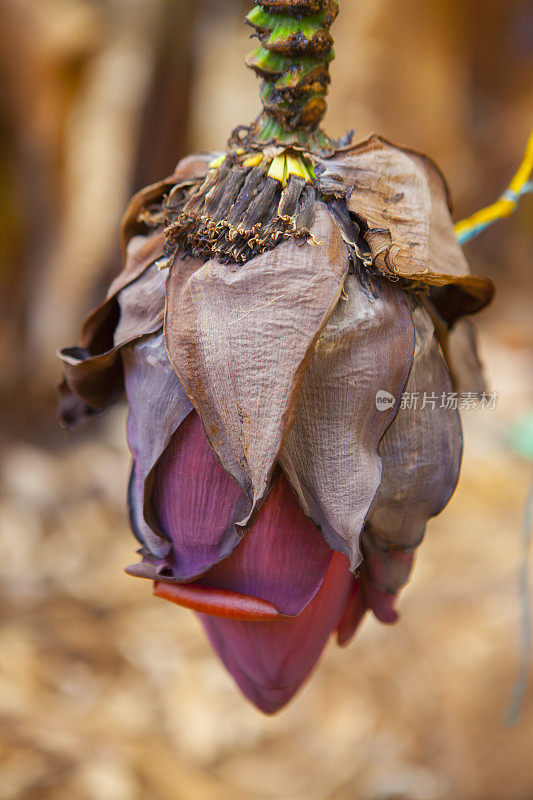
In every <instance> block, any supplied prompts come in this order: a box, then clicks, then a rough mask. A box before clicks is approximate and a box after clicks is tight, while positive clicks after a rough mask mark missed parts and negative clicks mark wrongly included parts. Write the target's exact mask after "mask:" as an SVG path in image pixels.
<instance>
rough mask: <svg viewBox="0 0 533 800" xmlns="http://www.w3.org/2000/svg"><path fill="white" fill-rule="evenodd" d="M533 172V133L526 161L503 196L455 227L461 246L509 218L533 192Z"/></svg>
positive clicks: (527, 148)
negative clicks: (532, 179) (521, 197)
mask: <svg viewBox="0 0 533 800" xmlns="http://www.w3.org/2000/svg"><path fill="white" fill-rule="evenodd" d="M532 171H533V133H531V136H530V137H529V140H528V143H527V147H526V153H525V156H524V160H523V161H522V163H521V164H520V167H519V169H518V172H517V173H516V175H515V176H514V178H513V180H512V181H511V183H510V184H509V188H508V189H506V190H505V192H504V193H503V194H502V196H501V197H500V198H499V199H498V200H496V202H495V203H493V204H492V205H490V206H487V207H486V208H482V209H481V210H480V211H476V213H475V214H472V216H470V217H467V218H466V219H462V220H461V221H460V222H458V223H457V225H456V226H455V233H456V235H457V238H458V240H459V243H460V244H463V243H464V242H467V241H468V240H469V239H472V238H473V237H474V236H477V234H478V233H481V231H482V230H484V229H485V228H487V227H488V226H489V225H492V223H493V222H495V221H496V220H497V219H502V218H503V217H509V216H510V215H511V214H512V213H513V211H514V210H515V208H516V207H517V205H518V200H519V199H520V196H521V195H523V194H526V192H532V191H533V184H532V183H531V182H530V177H531V173H532Z"/></svg>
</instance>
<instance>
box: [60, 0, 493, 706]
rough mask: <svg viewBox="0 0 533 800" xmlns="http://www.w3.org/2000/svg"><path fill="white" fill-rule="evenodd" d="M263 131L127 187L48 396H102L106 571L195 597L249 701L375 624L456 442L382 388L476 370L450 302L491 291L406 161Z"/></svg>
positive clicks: (446, 483) (418, 385)
mask: <svg viewBox="0 0 533 800" xmlns="http://www.w3.org/2000/svg"><path fill="white" fill-rule="evenodd" d="M263 5H264V6H268V7H269V8H268V9H267V10H268V12H269V13H270V12H271V11H272V8H270V7H272V6H275V3H273V2H271V3H268V4H263ZM280 5H281V6H283V9H285V10H286V8H287V7H288V6H290V3H289V2H288V0H287V2H285V3H282V4H280ZM322 5H324V4H322ZM331 5H332V4H331V3H327V4H325V12H330V11H331ZM318 6H321V4H320V3H318ZM325 12H324V13H325ZM261 13H262V14H263V16H260V15H259V16H258V15H257V14H256V16H255V17H254V23H255V24H256V25H257V26H259V25H260V24H263V23H264V24H266V22H267V21H268V20H267V19H266V17H268V14H267V11H265V10H264V9H263V11H262V12H261ZM332 16H333V15H331V14H330V17H332ZM298 19H300V17H298ZM271 28H272V26H271ZM269 35H270V34H269ZM278 38H279V37H278ZM309 39H310V40H311V39H313V36H311V35H310V37H309ZM298 41H300V40H298ZM313 41H315V44H316V43H317V42H318V45H317V46H319V47H320V48H322V51H325V50H327V47H329V39H328V38H327V37H325V36H321V37H320V36H319V37H316V36H315V37H314V39H313ZM277 46H278V47H279V46H280V45H279V42H278V45H277ZM257 58H258V57H256V62H255V63H257ZM320 74H321V75H322V73H320ZM308 85H310V84H308ZM322 85H324V82H322ZM311 94H312V97H311V100H310V103H311V107H312V108H316V103H317V102H318V101H320V103H321V102H322V100H321V99H322V97H323V92H322V91H321V90H320V86H315V87H314V88H313V91H312V93H311ZM317 96H318V101H317V100H316V97H317ZM272 97H273V93H272V92H269V93H268V98H269V102H270V101H272ZM286 101H287V98H285V100H284V102H285V105H283V107H282V111H283V109H286V107H287V104H286ZM320 107H322V106H321V105H320ZM304 108H305V109H307V111H305V114H304V117H305V118H307V117H306V115H307V116H309V114H311V111H310V110H309V109H308V108H307V105H305V104H302V105H301V106H300V110H301V111H302V113H304V112H303V110H302V109H304ZM265 113H266V112H265ZM269 113H270V112H269ZM284 119H285V118H284ZM314 122H315V121H314ZM285 123H286V120H285ZM272 124H273V123H272ZM272 124H271V123H269V125H268V126H267V128H268V130H271V129H272ZM254 130H255V133H254ZM264 130H265V125H264V119H263V122H262V123H261V125H259V127H258V126H257V125H256V128H255V129H253V127H252V128H251V129H249V130H248V132H247V133H245V135H243V134H242V131H241V132H240V133H239V134H236V136H234V138H233V140H231V142H230V145H229V148H228V150H227V151H225V152H224V153H209V154H200V155H195V156H190V157H188V158H186V159H184V160H183V161H181V162H180V163H179V164H178V166H177V168H176V170H175V172H174V174H173V175H171V176H170V177H169V178H167V179H166V180H164V181H161V182H159V183H157V184H155V185H154V186H150V187H148V188H147V189H145V190H143V191H142V192H140V193H139V194H137V195H136V196H135V197H134V198H133V200H132V201H131V203H130V206H129V208H128V210H127V212H126V215H125V217H124V221H123V226H122V237H123V244H124V255H125V260H124V268H123V270H122V272H121V273H120V274H119V275H118V276H117V278H116V279H115V280H114V282H113V283H112V285H111V287H110V289H109V292H108V294H107V297H106V298H105V300H104V302H103V303H102V304H101V305H100V306H99V307H98V308H96V309H95V310H94V311H93V312H92V313H91V315H90V316H89V317H88V319H87V320H86V322H85V324H84V326H83V330H82V337H81V338H82V341H81V346H79V347H74V348H67V349H65V350H63V351H62V352H61V358H62V360H63V364H64V381H63V383H62V385H61V391H60V410H59V413H60V418H61V420H62V422H63V424H65V425H67V426H70V425H73V424H75V423H77V422H79V421H81V420H83V419H84V418H87V417H89V416H91V415H93V414H95V413H99V412H101V411H103V410H104V409H105V408H106V407H108V406H109V405H110V404H111V403H113V402H114V401H116V400H117V399H119V398H120V397H121V396H122V395H123V394H124V393H125V395H126V398H127V402H128V404H129V417H128V423H127V436H128V443H129V447H130V450H131V453H132V456H133V468H132V473H131V480H130V484H129V492H128V502H129V514H130V520H131V527H132V530H133V532H134V534H135V536H136V537H137V539H138V541H139V543H140V550H139V553H140V556H141V560H140V563H138V564H136V565H134V566H131V567H129V568H128V570H127V571H128V572H129V573H130V574H131V575H135V576H138V577H141V578H148V579H150V580H152V581H153V582H154V594H155V595H156V596H158V597H162V598H165V599H167V600H170V601H172V602H174V603H176V604H178V605H181V606H184V607H186V608H189V609H193V610H194V611H196V612H197V613H198V614H199V616H200V619H201V621H202V623H203V625H204V627H205V630H206V632H207V635H208V637H209V639H210V641H211V644H212V646H213V647H214V649H215V650H216V652H217V653H218V655H219V656H220V658H221V659H222V661H223V663H224V664H225V666H226V667H227V669H228V670H229V671H230V673H231V674H232V675H233V677H234V679H235V681H236V682H237V684H238V685H239V687H240V688H241V690H242V692H243V693H244V694H245V695H246V696H247V697H248V698H249V699H250V700H251V701H252V702H253V703H254V704H255V705H256V706H257V707H258V708H260V709H261V710H263V711H264V712H266V713H273V712H275V711H277V710H278V709H279V708H281V707H282V706H284V705H285V704H286V703H287V702H288V701H289V700H290V698H291V697H292V696H293V695H294V694H295V692H296V691H297V690H298V688H299V687H300V686H301V685H302V683H303V682H304V680H305V679H306V678H307V676H308V675H309V673H310V672H311V670H312V669H313V667H314V665H315V664H316V662H317V660H318V658H319V656H320V654H321V652H322V651H323V649H324V647H325V645H326V642H327V640H328V639H329V637H330V635H331V634H332V633H333V632H336V633H337V637H338V641H339V642H340V643H341V644H346V643H347V642H348V641H349V640H350V639H351V637H352V636H353V634H354V632H355V630H356V628H357V626H358V624H359V623H360V621H361V620H362V618H363V617H364V615H365V614H366V612H367V611H369V610H370V611H372V612H373V613H374V615H375V616H376V617H377V618H378V619H379V620H381V621H382V622H384V623H391V622H394V621H395V620H396V618H397V613H396V611H395V601H396V597H397V595H398V592H399V591H400V589H401V588H402V587H403V586H404V585H405V583H406V582H407V580H408V578H409V574H410V570H411V567H412V562H413V557H414V553H415V550H416V548H417V547H418V545H419V544H420V543H421V541H422V539H423V536H424V532H425V528H426V523H427V521H428V519H429V518H430V517H433V516H435V515H436V514H438V513H440V511H441V510H442V509H443V508H444V506H445V505H446V503H447V502H448V500H449V499H450V497H451V495H452V493H453V491H454V489H455V486H456V484H457V480H458V476H459V468H460V461H461V451H462V434H461V424H460V420H459V415H458V412H457V408H454V407H453V405H451V406H450V405H449V404H448V405H446V406H445V407H439V404H433V405H431V404H428V405H427V406H425V407H421V406H420V405H419V406H418V408H412V407H409V406H407V405H405V406H404V405H403V404H401V397H402V393H404V392H409V393H417V392H418V393H420V394H422V393H423V392H428V393H429V392H431V393H432V394H433V395H435V396H436V397H438V398H439V399H440V398H441V396H442V395H445V394H446V395H447V394H448V393H451V392H452V391H453V383H452V379H453V382H455V385H457V384H458V382H459V381H461V379H462V378H463V377H464V375H465V374H466V372H467V371H468V373H469V375H468V379H469V380H470V381H472V380H474V381H477V384H476V385H477V386H479V385H480V383H481V381H482V376H481V372H480V366H479V361H478V359H477V355H476V353H475V342H474V339H473V338H472V330H471V327H470V326H469V323H467V322H465V320H463V319H462V318H463V317H464V315H465V314H470V313H472V312H475V311H477V310H479V309H480V308H482V307H483V306H484V305H486V304H487V303H488V302H489V301H490V299H491V297H492V294H493V287H492V284H491V283H490V281H488V280H486V279H484V278H481V277H477V276H474V275H471V274H470V272H469V269H468V266H467V264H466V262H465V259H464V256H463V253H462V251H461V248H460V247H459V245H458V244H457V241H456V238H455V235H454V229H453V224H452V220H451V216H450V210H449V197H448V192H447V189H446V186H445V183H444V180H443V178H442V176H441V174H440V172H439V171H438V169H437V167H436V166H435V165H434V163H433V162H432V161H431V160H430V159H428V158H427V157H426V156H423V155H421V154H419V153H416V152H414V151H411V150H406V149H403V148H400V147H396V146H394V145H393V144H391V143H389V142H387V141H385V140H384V139H382V138H380V137H377V136H373V137H371V138H370V139H368V140H367V141H364V142H361V143H359V144H356V145H351V144H347V143H341V144H338V145H337V146H331V147H329V148H328V149H327V151H325V150H324V148H323V147H322V144H323V138H322V137H319V140H320V142H319V145H316V146H315V144H311V145H310V146H309V147H308V148H306V147H304V146H302V144H301V141H302V131H301V129H298V131H297V133H298V136H297V139H296V140H294V141H292V142H290V143H285V142H284V143H282V144H276V143H275V142H274V143H272V142H271V141H269V142H264V141H262V140H261V136H262V135H264ZM257 131H260V133H261V132H262V133H261V135H259V134H258V133H257ZM285 131H286V133H287V136H289V133H290V129H289V128H288V127H287V124H285ZM254 136H255V139H254ZM314 141H315V143H316V141H318V140H317V138H316V136H315V139H314ZM452 327H455V331H456V332H458V333H457V335H454V336H452V335H450V331H451V329H452ZM458 343H459V344H458ZM377 396H382V397H384V398H385V403H384V404H380V403H378V402H377V399H376V398H377Z"/></svg>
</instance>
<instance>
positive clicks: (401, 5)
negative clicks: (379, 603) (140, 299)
mask: <svg viewBox="0 0 533 800" xmlns="http://www.w3.org/2000/svg"><path fill="white" fill-rule="evenodd" d="M249 6H250V4H248V3H244V2H240V1H238V0H224V2H221V1H220V0H2V3H1V5H0V101H1V105H0V121H1V126H0V214H1V226H2V235H1V237H0V297H1V300H0V302H1V307H0V361H1V374H2V381H1V383H2V403H3V408H2V422H3V423H4V424H3V425H2V431H1V434H0V437H1V438H0V443H1V445H2V464H1V471H2V489H1V495H0V517H1V524H2V539H1V543H0V595H1V601H2V624H1V627H0V719H1V727H0V800H37V798H38V799H39V800H52V798H53V800H67V798H68V800H144V799H146V800H230V798H231V800H234V799H236V800H241V799H242V800H270V799H272V800H531V798H533V760H532V758H531V752H532V747H533V682H532V683H531V685H530V686H529V688H528V691H527V693H526V696H525V700H524V705H523V711H522V716H521V720H520V723H519V724H518V725H517V726H515V727H514V728H512V729H508V728H506V727H505V725H504V717H505V710H506V707H507V705H508V701H509V697H510V694H511V690H512V686H513V682H514V679H515V675H516V671H517V668H518V662H519V617H518V599H517V597H518V589H517V570H518V566H519V562H520V536H521V526H522V515H523V509H524V506H525V503H526V497H527V493H528V486H529V484H530V480H531V473H532V467H533V465H532V463H531V461H529V460H528V459H527V457H526V453H527V447H520V444H521V443H523V437H522V436H521V434H516V432H515V435H514V441H515V442H516V441H518V445H519V447H518V450H522V451H523V452H522V455H521V454H520V452H517V451H515V450H514V449H513V448H512V447H511V446H510V443H509V442H510V434H512V431H513V430H515V431H516V424H517V422H518V421H520V420H522V419H523V418H524V415H525V414H527V413H530V412H531V408H532V402H531V398H532V393H533V363H532V360H531V345H532V339H533V330H532V325H531V316H532V314H531V303H532V299H533V298H532V282H531V269H532V266H533V264H532V255H533V233H532V220H533V198H532V197H531V196H529V197H528V196H526V197H524V198H523V200H522V202H521V205H520V208H519V210H518V211H517V212H516V214H515V215H514V216H513V217H512V218H511V219H509V220H505V221H502V222H500V223H498V224H497V225H495V226H494V227H493V228H491V229H490V230H488V231H486V232H485V233H483V234H482V235H481V236H480V237H479V238H478V239H476V240H474V241H473V242H472V243H471V244H469V245H468V246H467V248H466V250H467V256H468V257H469V259H470V262H471V266H472V269H473V271H475V272H478V273H481V274H485V275H488V276H490V277H491V278H493V279H494V280H495V282H496V283H497V286H498V289H499V294H498V297H497V301H496V303H495V304H494V305H493V306H492V307H491V308H490V309H489V310H487V311H486V312H483V314H482V315H481V317H480V318H479V319H478V323H479V329H480V332H481V339H482V353H483V357H484V360H485V364H486V370H487V375H488V379H489V384H490V387H491V389H492V390H494V391H497V392H499V399H498V404H497V407H496V409H495V410H492V411H484V412H482V411H480V410H475V411H474V410H473V411H468V412H465V414H464V427H465V438H466V448H465V457H464V466H463V475H462V481H461V483H460V487H459V489H458V491H457V492H456V494H455V496H454V498H453V499H452V501H451V503H450V505H449V507H448V508H447V509H446V511H445V512H444V513H443V514H442V515H441V517H440V518H438V519H437V520H435V521H433V522H432V523H431V524H430V526H429V535H428V538H427V541H426V543H425V545H424V546H423V547H422V549H421V553H420V556H419V558H418V564H417V567H416V569H415V573H414V577H413V580H412V582H411V584H410V585H409V587H408V588H407V589H406V590H405V591H404V594H403V596H402V599H401V601H400V604H399V610H400V613H401V619H400V621H399V623H398V624H397V625H396V626H395V627H393V628H385V627H383V626H380V625H379V624H378V623H377V622H375V621H374V620H372V619H368V620H367V621H366V622H365V623H364V625H363V628H362V630H361V633H360V635H359V636H358V638H357V640H356V641H355V643H354V644H352V645H351V647H350V648H349V649H348V650H344V651H341V650H338V649H337V648H336V647H333V646H332V647H331V648H330V649H329V650H328V651H327V652H326V655H325V657H324V658H323V660H322V663H321V665H320V667H319V668H318V670H317V672H316V674H315V676H314V680H313V681H312V682H311V683H310V684H309V686H307V687H306V688H305V689H304V691H303V692H302V693H301V695H300V696H299V697H298V698H297V699H296V701H295V702H293V704H292V705H291V706H290V707H289V708H288V709H287V710H286V711H285V712H283V713H282V714H281V715H280V716H278V717H275V718H263V717H261V716H260V715H259V714H258V713H257V712H256V711H255V710H254V709H252V708H251V707H249V706H248V705H247V704H246V702H245V701H244V700H243V699H242V698H241V696H240V695H239V694H238V692H237V690H236V688H235V687H234V685H233V683H232V681H231V680H230V679H229V677H228V676H227V675H226V674H225V672H224V670H223V668H222V667H221V666H220V664H219V663H218V661H217V660H216V659H215V657H214V656H213V655H212V653H211V651H210V649H209V648H208V646H207V644H206V642H205V641H204V638H203V635H202V632H201V631H200V627H199V625H198V624H197V623H196V621H195V619H194V618H193V616H192V615H191V614H190V613H188V612H185V611H182V610H180V609H178V608H176V607H173V606H171V605H170V604H168V603H161V602H160V601H158V600H154V599H152V598H151V595H150V590H149V586H148V584H145V583H144V582H142V581H136V580H132V579H131V578H128V577H127V576H125V575H124V574H123V572H122V569H123V567H124V566H125V565H126V564H129V563H131V562H132V560H133V551H134V548H135V545H134V541H133V539H132V537H131V535H130V533H129V531H128V528H127V524H126V517H125V489H126V482H127V476H128V466H129V458H128V454H127V452H126V449H125V444H124V421H125V410H124V409H123V408H118V409H115V410H113V411H112V412H111V413H109V414H108V415H107V416H106V417H103V418H101V419H99V420H97V421H96V422H95V423H94V424H93V425H92V426H91V427H90V428H87V429H85V430H83V431H80V432H76V433H75V434H74V435H72V436H71V437H70V438H67V437H66V436H65V435H64V434H63V433H62V432H61V431H59V430H58V429H57V427H56V423H55V419H54V384H55V381H56V379H57V377H58V374H59V369H58V365H57V363H56V359H55V355H54V352H55V349H56V348H57V347H58V346H59V345H66V344H72V343H74V341H75V339H76V335H77V330H78V327H79V324H80V321H81V319H82V317H83V315H84V314H85V313H86V312H87V311H88V309H89V308H90V307H91V306H92V305H93V303H94V302H95V301H96V300H97V299H98V298H99V297H100V296H101V295H102V292H103V291H104V287H105V285H106V284H107V282H108V281H109V278H110V277H111V276H112V275H113V274H114V273H115V272H116V271H117V270H118V269H119V262H118V237H117V228H118V224H119V218H120V215H121V213H122V210H123V208H124V206H125V204H126V202H127V199H128V197H129V195H130V194H131V193H132V192H133V191H135V190H137V189H139V188H140V187H142V186H143V185H145V184H146V183H149V182H151V181H154V180H156V179H158V178H160V177H162V176H164V175H167V174H169V173H170V172H171V171H172V168H173V166H174V164H175V162H176V161H177V160H178V158H179V157H180V156H182V155H185V154H186V153H187V152H189V151H198V150H203V149H207V148H220V147H223V146H224V144H225V142H226V139H227V137H228V135H229V133H230V132H231V130H232V128H233V127H235V126H236V125H237V124H240V123H247V122H249V121H251V119H252V118H254V117H255V116H256V114H257V113H258V111H259V102H258V87H257V82H256V79H255V77H254V75H253V74H252V73H251V72H249V71H248V70H246V69H245V68H244V67H243V65H242V56H243V55H244V54H245V53H246V52H247V51H248V50H249V49H250V42H249V35H250V31H249V29H247V28H246V26H244V25H243V24H242V23H241V18H242V16H243V15H244V13H246V11H247V9H248V8H249ZM334 35H335V40H336V52H337V59H336V61H335V62H334V64H333V67H332V77H333V89H332V92H331V98H330V104H329V115H328V120H327V128H328V131H329V132H330V134H331V135H334V136H340V135H342V134H343V133H344V131H345V130H346V129H347V128H351V127H355V128H356V138H363V137H365V136H366V135H367V134H368V133H369V132H371V131H376V132H379V133H381V134H383V135H384V136H386V137H388V138H390V139H392V140H393V141H395V142H397V143H402V144H407V145H409V146H411V147H413V148H418V149H421V150H423V151H425V152H427V153H429V154H431V155H432V156H433V157H434V158H435V160H436V161H437V162H438V163H439V165H440V166H441V168H442V169H443V171H444V173H445V174H446V176H447V178H448V181H449V184H450V187H451V191H452V194H453V197H454V201H455V216H456V219H460V218H461V217H463V216H466V215H467V214H470V213H471V212H473V211H474V210H477V209H478V208H480V207H482V206H484V205H487V204H488V203H490V202H492V201H493V200H494V199H496V197H497V196H498V195H499V194H500V193H501V191H502V190H503V189H504V188H505V186H506V185H507V183H508V182H509V180H510V178H511V177H512V174H513V173H514V171H515V170H516V168H517V166H518V164H519V162H520V160H521V158H522V155H523V151H524V147H525V143H526V140H527V137H528V135H529V133H530V129H531V126H532V120H533V113H532V111H533V102H532V100H533V5H532V3H531V2H529V0H493V1H492V2H481V0H431V2H428V0H342V1H341V16H340V17H339V19H338V21H337V22H336V24H335V27H334ZM513 426H514V427H513Z"/></svg>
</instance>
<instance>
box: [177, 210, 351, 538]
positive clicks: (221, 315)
mask: <svg viewBox="0 0 533 800" xmlns="http://www.w3.org/2000/svg"><path fill="white" fill-rule="evenodd" d="M311 230H312V234H313V236H314V238H315V240H316V242H317V243H318V244H316V243H308V242H306V243H304V244H299V243H298V242H297V241H296V240H294V239H290V240H288V241H286V242H284V243H282V244H280V245H279V246H278V247H276V248H275V249H274V250H272V251H270V252H268V253H265V254H263V255H261V256H258V257H257V258H255V259H252V260H251V261H248V262H247V263H246V264H244V265H243V266H235V265H223V264H220V263H219V262H217V261H208V262H207V263H205V264H204V265H203V266H201V267H200V268H198V267H197V265H195V264H194V263H192V262H187V261H176V262H175V263H174V265H173V267H172V270H171V274H170V277H169V282H168V287H167V313H166V318H165V336H166V343H167V349H168V352H169V355H170V359H171V361H172V364H173V366H174V369H175V370H176V373H177V375H178V377H179V378H180V380H181V382H182V384H183V386H184V388H185V390H186V392H187V394H188V395H189V397H190V398H191V400H192V402H193V403H194V406H195V408H196V410H197V411H198V413H199V414H200V416H201V418H202V422H203V425H204V429H205V432H206V435H207V437H208V439H209V442H210V444H211V446H212V447H213V449H214V451H215V453H216V454H217V456H218V458H219V459H220V462H221V464H222V466H223V467H224V469H225V470H226V471H227V472H228V473H229V474H230V475H232V476H233V477H234V478H235V480H236V481H237V482H238V484H239V485H240V486H241V487H242V489H243V491H244V492H245V493H246V495H247V496H248V498H249V508H248V511H247V514H246V515H245V516H244V517H243V519H242V520H241V523H240V524H242V525H246V524H248V523H249V522H250V520H251V517H252V513H253V511H254V509H255V508H256V507H257V504H258V503H259V502H260V501H261V499H262V498H263V497H264V495H265V493H266V491H267V489H268V486H269V482H270V478H271V474H272V471H273V468H274V466H275V464H276V461H277V458H278V455H279V452H280V450H281V447H282V445H283V442H284V439H285V437H286V435H287V433H288V430H289V429H290V426H291V423H292V419H293V416H294V411H295V407H296V403H297V399H298V394H299V390H300V386H301V381H302V378H303V375H304V372H305V367H306V363H307V360H308V357H309V355H310V353H311V351H312V349H313V346H314V344H315V342H316V340H317V338H318V336H319V334H320V332H321V330H322V328H323V326H324V325H325V324H326V322H327V320H328V318H329V316H330V314H331V313H332V311H333V309H334V308H335V306H336V304H337V301H338V298H339V295H340V292H341V288H342V282H343V279H344V277H345V275H346V272H347V269H348V255H347V251H346V248H345V247H344V244H343V241H342V239H341V236H340V234H339V232H338V230H337V228H336V227H335V225H334V223H333V221H332V220H331V217H330V215H329V214H328V212H327V209H326V207H325V206H324V205H323V204H322V203H318V204H317V206H316V218H315V222H314V224H313V226H312V229H311Z"/></svg>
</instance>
